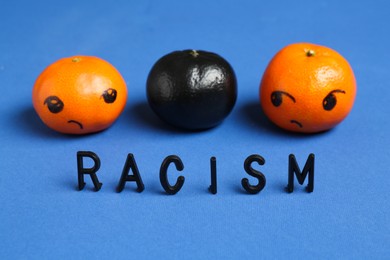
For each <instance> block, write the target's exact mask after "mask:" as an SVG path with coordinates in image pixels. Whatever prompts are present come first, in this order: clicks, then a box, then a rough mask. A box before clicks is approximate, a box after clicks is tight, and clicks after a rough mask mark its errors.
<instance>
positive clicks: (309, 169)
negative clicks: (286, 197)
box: [286, 153, 314, 193]
mask: <svg viewBox="0 0 390 260" xmlns="http://www.w3.org/2000/svg"><path fill="white" fill-rule="evenodd" d="M288 158H289V161H288V185H287V188H286V190H287V192H289V193H291V192H293V191H294V173H295V176H297V179H298V182H299V184H301V185H302V184H303V182H304V181H305V179H306V176H307V174H308V173H309V181H308V185H307V188H306V190H307V192H313V190H314V154H312V153H311V154H309V157H308V158H307V160H306V163H305V167H303V172H301V169H300V168H299V166H298V163H297V161H296V159H295V156H294V155H293V154H290V155H289V157H288Z"/></svg>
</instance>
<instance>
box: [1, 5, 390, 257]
mask: <svg viewBox="0 0 390 260" xmlns="http://www.w3.org/2000/svg"><path fill="white" fill-rule="evenodd" d="M78 2H80V1H61V2H57V3H54V2H53V1H38V2H36V1H3V2H2V3H1V5H0V6H1V7H0V37H1V41H0V53H1V54H0V87H1V89H2V94H1V95H0V108H1V111H0V112H1V113H0V121H1V129H0V138H1V146H0V207H1V210H0V241H1V243H0V258H1V259H42V258H46V259H53V258H55V259H61V258H66V259H69V258H72V259H85V258H131V259H138V258H140V257H142V258H154V259H156V258H173V259H181V258H185V259H194V258H195V259H200V258H208V259H214V258H217V259H233V258H249V257H251V258H274V257H278V258H298V257H314V258H334V257H337V258H351V259H356V258H370V259H377V258H388V257H389V256H390V249H389V248H390V224H389V223H390V219H389V214H390V211H389V208H390V207H389V201H390V197H389V187H390V181H389V180H390V178H389V170H388V162H389V161H390V153H389V152H388V147H389V145H390V138H389V134H388V133H389V131H390V122H389V112H390V109H389V95H390V90H389V89H390V87H389V82H390V80H389V69H390V61H389V60H390V59H389V55H388V47H389V46H390V37H389V28H388V26H389V24H390V18H389V17H390V16H389V13H390V2H389V1H385V0H383V1H375V2H374V1H289V2H288V3H287V1H286V2H283V1H267V2H264V1H258V2H255V1H236V2H233V1H213V2H212V1H115V3H111V4H109V3H108V2H107V1H95V3H93V4H91V3H90V2H89V1H85V2H83V3H78ZM130 2H131V3H130ZM304 41H305V42H313V43H317V44H321V45H326V46H329V47H331V48H333V49H335V50H337V51H338V52H340V53H341V54H342V55H343V56H344V57H345V58H346V59H347V60H349V62H350V64H351V65H352V67H353V69H354V72H355V75H356V78H357V83H358V94H357V99H356V103H355V106H354V108H353V110H352V112H351V114H350V115H349V116H348V117H347V119H346V120H345V121H344V122H343V123H342V124H340V125H339V126H337V127H336V128H335V129H333V130H331V131H328V132H326V133H323V134H316V135H296V134H289V133H287V132H284V131H281V130H278V129H277V128H276V127H274V126H273V125H272V124H271V123H270V122H269V121H268V120H267V119H266V118H265V117H264V115H263V114H262V111H261V109H260V107H259V105H258V85H259V82H260V79H261V76H262V73H263V71H264V70H265V67H266V66H267V63H268V62H269V60H270V59H271V57H272V56H273V55H274V54H275V53H276V52H277V51H278V50H279V49H281V48H282V47H284V46H285V45H287V44H290V43H294V42H304ZM188 48H192V49H203V50H208V51H213V52H216V53H219V54H220V55H222V56H223V57H224V58H226V59H227V60H228V61H229V62H230V63H231V65H232V66H233V68H234V69H235V71H236V75H237V78H238V86H239V89H238V90H239V96H238V100H237V104H236V106H235V108H234V110H233V112H232V113H231V115H230V116H229V117H228V118H227V119H226V120H225V121H224V123H223V124H222V125H220V126H219V127H217V128H215V129H212V130H209V131H204V132H196V133H188V132H181V131H178V130H175V129H173V128H171V127H169V126H166V125H165V124H164V123H162V122H161V121H160V120H159V119H158V118H157V117H156V116H155V115H154V114H153V113H152V111H151V110H150V109H149V107H148V105H147V103H146V94H145V82H146V77H147V75H148V72H149V70H150V68H151V66H152V65H153V64H154V62H155V61H156V60H157V59H158V58H160V57H161V56H162V55H164V54H166V53H169V52H171V51H173V50H180V49H188ZM75 54H84V55H94V56H99V57H101V58H103V59H106V60H107V61H109V62H110V63H112V64H113V65H114V66H116V67H117V69H118V70H119V71H120V72H121V73H122V75H123V77H124V78H125V79H126V82H127V84H128V89H129V97H128V103H127V106H126V109H125V111H124V113H123V114H122V115H121V116H120V118H119V119H118V121H117V122H116V123H115V124H114V125H113V126H112V127H111V128H110V129H108V130H107V131H104V132H101V133H98V134H94V135H88V136H82V137H73V136H64V135H61V134H57V133H55V132H53V131H51V130H49V129H48V128H47V127H46V126H44V125H43V123H41V121H40V120H39V118H38V117H37V115H36V114H35V112H34V110H33V108H32V103H31V91H32V86H33V84H34V81H35V79H36V77H37V76H38V75H39V73H40V72H41V71H42V70H43V69H44V68H45V67H46V66H47V65H49V64H50V63H52V62H54V61H55V60H57V59H59V58H61V57H65V56H72V55H75ZM79 150H91V151H94V152H95V153H97V154H98V155H99V157H100V159H101V162H102V166H101V169H100V171H99V172H98V177H99V179H100V181H102V182H103V187H102V189H101V191H99V192H97V193H96V192H94V191H93V186H92V183H91V181H90V179H89V178H88V177H87V178H86V182H87V186H86V188H85V189H84V190H83V191H81V192H78V191H76V186H77V165H76V152H77V151H79ZM127 153H133V154H134V156H135V159H136V161H137V164H138V167H139V170H140V173H141V175H142V178H143V181H144V184H145V191H144V192H143V193H140V194H139V193H137V192H136V191H135V184H134V183H129V184H127V185H126V188H125V190H124V191H123V192H122V193H116V192H115V188H116V185H117V183H118V181H119V178H120V174H121V171H122V168H123V165H124V162H125V159H126V156H127ZM254 153H257V154H260V155H262V156H263V157H264V158H265V160H266V163H265V165H264V166H261V167H257V169H259V170H261V171H262V172H263V173H264V174H265V176H266V178H267V185H266V187H265V189H264V190H263V191H262V192H261V193H260V194H258V195H247V194H246V193H245V192H244V191H243V189H242V187H241V184H240V181H241V178H243V177H247V175H246V174H245V172H244V170H243V162H244V160H245V158H246V157H247V156H249V155H250V154H254ZM290 153H294V154H295V156H296V157H297V161H298V163H299V165H300V166H301V168H302V167H303V165H304V163H305V161H306V158H307V156H308V155H309V153H315V155H316V162H315V163H316V169H315V190H314V192H313V193H311V194H308V193H306V192H304V191H303V186H300V185H297V183H296V189H295V191H294V193H292V194H287V193H285V192H284V190H283V188H284V187H285V186H286V184H287V167H288V155H289V154H290ZM170 154H177V155H179V156H180V157H181V158H182V160H183V163H184V167H185V168H184V171H183V172H181V173H180V174H181V175H184V176H185V178H186V181H185V184H184V186H183V188H182V190H181V191H180V192H179V193H178V194H176V195H175V196H168V195H165V194H164V193H163V189H162V187H161V186H160V183H159V177H158V172H159V168H160V164H161V162H162V160H163V159H164V158H165V157H166V156H168V155H170ZM211 156H216V157H217V169H218V194H217V195H215V196H214V195H211V194H210V193H208V191H207V187H208V186H209V184H210V169H209V168H210V166H209V159H210V157H211ZM176 176H178V173H176V172H175V170H174V168H173V167H172V168H170V179H171V180H174V179H175V178H176ZM249 178H250V180H251V182H252V183H253V182H254V181H255V180H254V179H253V178H251V177H249Z"/></svg>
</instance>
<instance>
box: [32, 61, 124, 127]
mask: <svg viewBox="0 0 390 260" xmlns="http://www.w3.org/2000/svg"><path fill="white" fill-rule="evenodd" d="M83 62H84V64H82V63H83ZM126 100H127V88H126V84H125V82H124V80H123V78H122V76H121V75H120V74H119V72H118V71H117V70H116V69H115V68H114V67H113V66H112V65H111V64H109V63H108V62H106V61H104V60H101V59H99V58H96V57H84V56H78V57H77V59H76V58H75V57H71V58H65V59H61V60H59V61H57V62H55V63H53V64H52V65H50V66H49V67H48V68H46V70H45V71H44V72H42V74H41V75H40V76H39V77H38V79H37V81H36V83H35V85H34V89H33V105H34V108H35V110H36V111H37V113H38V115H39V117H40V118H41V119H42V121H43V122H44V123H45V124H46V125H47V126H49V127H50V128H52V129H54V130H56V131H58V132H61V133H68V134H86V133H92V132H97V131H101V130H103V129H106V128H107V127H109V126H110V125H111V124H112V123H113V122H114V121H115V120H116V119H117V117H118V116H119V115H120V113H121V112H122V111H123V108H124V106H125V104H126Z"/></svg>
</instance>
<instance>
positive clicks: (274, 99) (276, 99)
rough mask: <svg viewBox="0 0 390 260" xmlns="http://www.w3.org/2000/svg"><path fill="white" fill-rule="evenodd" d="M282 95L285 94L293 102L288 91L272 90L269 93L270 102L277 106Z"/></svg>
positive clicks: (281, 100) (280, 101)
mask: <svg viewBox="0 0 390 260" xmlns="http://www.w3.org/2000/svg"><path fill="white" fill-rule="evenodd" d="M283 95H286V96H287V97H289V98H290V99H291V100H292V101H293V102H294V103H295V98H294V97H293V96H291V95H290V94H289V93H287V92H284V91H274V92H272V93H271V102H272V104H273V105H274V106H275V107H278V106H280V105H281V104H282V102H283Z"/></svg>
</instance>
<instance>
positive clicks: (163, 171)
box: [160, 155, 185, 195]
mask: <svg viewBox="0 0 390 260" xmlns="http://www.w3.org/2000/svg"><path fill="white" fill-rule="evenodd" d="M172 162H173V163H174V164H175V166H176V169H177V170H178V171H182V170H183V169H184V165H183V162H182V161H181V159H180V157H178V156H176V155H170V156H168V157H167V158H165V159H164V161H163V162H162V164H161V168H160V182H161V186H162V187H163V188H164V190H165V191H166V192H167V193H168V194H170V195H174V194H176V193H177V192H178V191H179V190H180V189H181V187H183V184H184V180H185V178H184V177H183V176H179V177H178V178H177V181H176V184H175V185H174V186H171V185H169V182H168V177H167V171H168V167H169V165H170V164H171V163H172Z"/></svg>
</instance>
